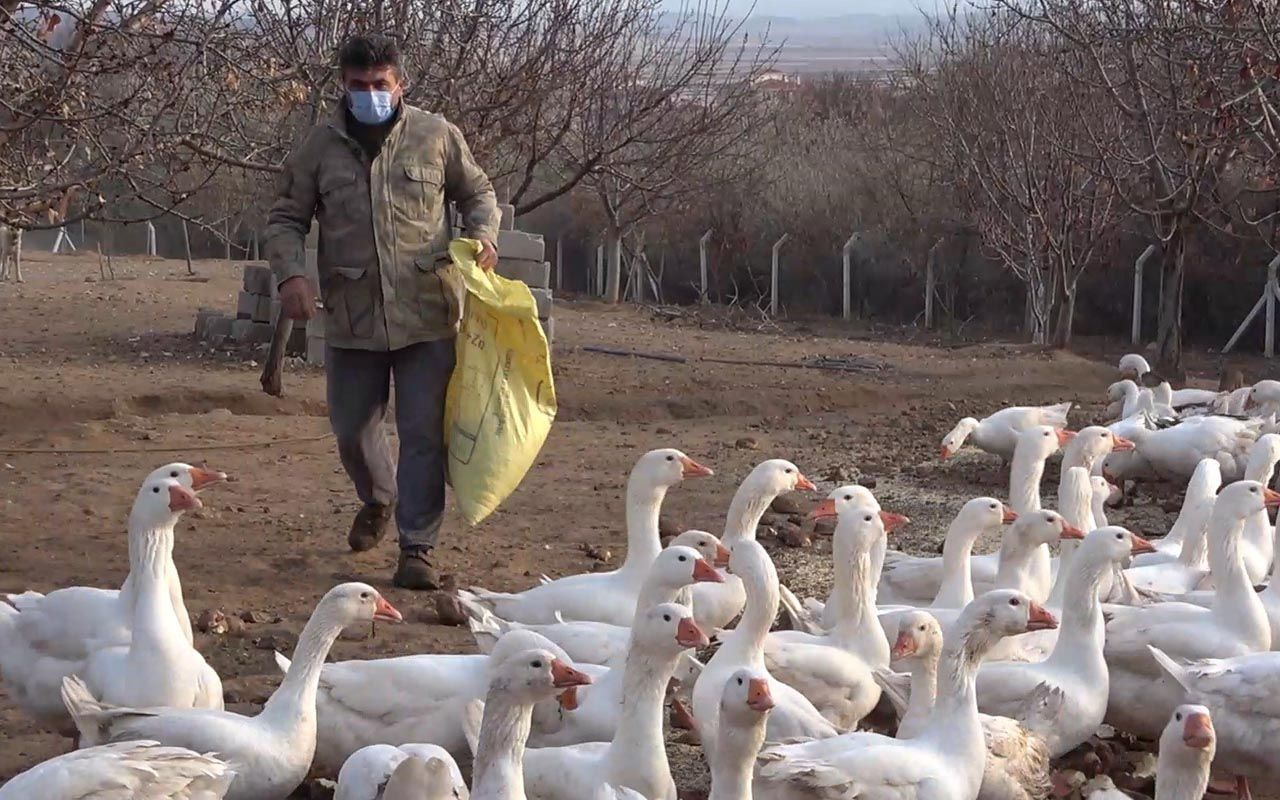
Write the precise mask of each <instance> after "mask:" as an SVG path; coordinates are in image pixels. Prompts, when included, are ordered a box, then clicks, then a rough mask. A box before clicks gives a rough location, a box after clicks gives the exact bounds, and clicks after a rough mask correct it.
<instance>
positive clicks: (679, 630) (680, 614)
mask: <svg viewBox="0 0 1280 800" xmlns="http://www.w3.org/2000/svg"><path fill="white" fill-rule="evenodd" d="M631 641H632V647H638V648H640V650H641V651H643V652H645V653H648V654H652V655H655V656H661V657H671V658H675V657H676V656H678V655H680V654H681V653H683V652H684V651H685V650H688V649H689V648H691V647H706V646H707V645H708V644H710V643H711V640H710V639H709V638H707V634H706V633H704V632H703V630H702V629H701V628H699V627H698V623H696V622H694V621H693V614H692V613H691V612H690V611H689V609H688V607H687V606H682V605H680V604H679V603H659V604H658V605H656V606H653V607H652V608H648V609H645V610H644V611H642V612H640V614H639V615H638V616H637V617H636V620H635V624H634V625H633V626H632V628H631Z"/></svg>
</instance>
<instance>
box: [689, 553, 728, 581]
mask: <svg viewBox="0 0 1280 800" xmlns="http://www.w3.org/2000/svg"><path fill="white" fill-rule="evenodd" d="M726 552H727V551H726ZM728 563H729V559H728V557H727V556H726V557H725V564H726V565H728ZM693 580H694V582H706V583H724V576H723V575H721V574H720V573H719V572H716V568H715V567H713V566H711V563H710V562H709V561H707V560H706V559H705V558H700V559H698V560H697V561H695V562H693Z"/></svg>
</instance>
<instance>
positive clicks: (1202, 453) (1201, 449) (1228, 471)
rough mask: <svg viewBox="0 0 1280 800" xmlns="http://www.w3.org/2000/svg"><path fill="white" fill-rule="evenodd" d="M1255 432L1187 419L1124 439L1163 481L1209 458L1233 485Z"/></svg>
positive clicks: (1183, 475) (1232, 423)
mask: <svg viewBox="0 0 1280 800" xmlns="http://www.w3.org/2000/svg"><path fill="white" fill-rule="evenodd" d="M1258 428H1259V426H1258V425H1256V424H1254V423H1251V422H1247V421H1243V420H1238V419H1234V418H1232V417H1191V418H1189V419H1185V420H1183V421H1182V422H1179V423H1178V424H1177V425H1174V426H1172V427H1169V428H1161V429H1159V430H1149V429H1147V428H1136V429H1134V430H1132V431H1130V432H1129V433H1128V434H1127V435H1128V437H1129V438H1130V439H1132V440H1133V441H1134V443H1135V444H1137V446H1138V450H1137V452H1138V454H1139V455H1140V456H1141V457H1142V458H1143V459H1144V460H1145V461H1146V462H1147V463H1148V464H1149V465H1150V466H1151V468H1152V470H1154V472H1155V474H1156V476H1157V477H1159V478H1161V479H1163V480H1175V479H1176V480H1180V481H1185V480H1187V479H1189V478H1190V477H1191V476H1192V474H1194V473H1195V470H1196V466H1197V465H1198V464H1199V463H1200V460H1201V459H1204V458H1213V459H1216V460H1217V461H1218V463H1219V464H1221V465H1222V477H1223V479H1224V480H1227V481H1233V480H1237V479H1239V478H1240V477H1241V476H1242V475H1243V474H1244V471H1245V468H1246V464H1247V461H1248V452H1249V449H1250V448H1251V447H1252V446H1253V443H1254V441H1255V440H1256V439H1257V438H1258V433H1259V430H1258ZM1161 724H1163V720H1162V721H1161Z"/></svg>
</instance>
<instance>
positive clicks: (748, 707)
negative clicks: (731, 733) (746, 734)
mask: <svg viewBox="0 0 1280 800" xmlns="http://www.w3.org/2000/svg"><path fill="white" fill-rule="evenodd" d="M773 706H774V701H773V692H772V691H771V690H770V689H769V676H768V675H766V674H765V673H764V672H762V671H760V670H755V669H750V668H745V669H740V670H738V671H737V672H735V673H733V674H732V675H730V676H729V680H727V681H725V684H724V691H723V692H721V694H720V721H721V722H722V723H726V724H729V725H732V726H734V727H739V728H749V727H754V726H756V725H759V724H761V723H762V722H764V720H765V719H766V718H767V717H768V715H769V712H770V711H772V710H773Z"/></svg>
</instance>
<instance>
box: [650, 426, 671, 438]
mask: <svg viewBox="0 0 1280 800" xmlns="http://www.w3.org/2000/svg"><path fill="white" fill-rule="evenodd" d="M653 432H654V433H656V434H657V435H659V436H671V435H672V433H673V431H672V430H671V429H670V428H664V427H663V426H661V425H659V426H658V427H656V428H654V429H653Z"/></svg>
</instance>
